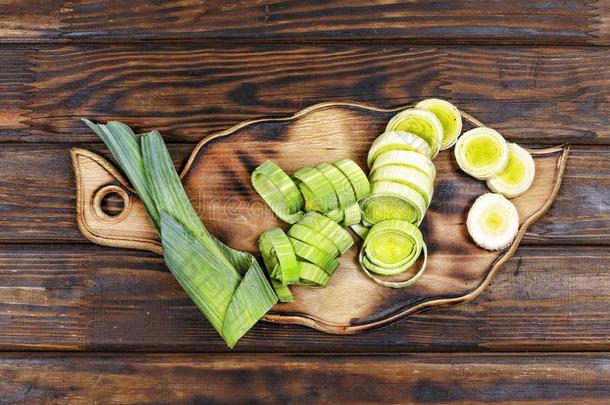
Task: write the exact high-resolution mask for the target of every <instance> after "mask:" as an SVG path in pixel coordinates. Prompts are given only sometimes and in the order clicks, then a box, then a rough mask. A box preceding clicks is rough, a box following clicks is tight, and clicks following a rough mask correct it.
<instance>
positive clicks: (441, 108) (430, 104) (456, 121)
mask: <svg viewBox="0 0 610 405" xmlns="http://www.w3.org/2000/svg"><path fill="white" fill-rule="evenodd" d="M415 108H420V109H422V110H427V111H430V112H431V113H433V114H434V115H436V117H437V118H438V119H439V121H440V122H441V125H442V126H443V142H442V143H441V150H445V149H449V148H450V147H452V146H453V145H454V144H455V142H456V141H457V139H458V136H460V134H461V133H462V115H461V114H460V110H458V109H457V107H456V106H454V105H453V104H451V103H450V102H448V101H445V100H441V99H438V98H429V99H426V100H422V101H420V102H419V103H417V105H416V106H415Z"/></svg>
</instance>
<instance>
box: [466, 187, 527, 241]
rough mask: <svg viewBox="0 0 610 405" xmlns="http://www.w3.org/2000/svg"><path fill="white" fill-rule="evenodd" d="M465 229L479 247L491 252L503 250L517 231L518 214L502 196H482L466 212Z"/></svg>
mask: <svg viewBox="0 0 610 405" xmlns="http://www.w3.org/2000/svg"><path fill="white" fill-rule="evenodd" d="M466 227H467V228H468V233H470V236H471V237H472V239H473V240H474V242H475V243H476V244H477V245H479V246H480V247H482V248H484V249H487V250H492V251H493V250H501V249H505V248H507V247H508V246H510V245H511V243H512V242H513V241H514V240H515V237H516V236H517V232H518V231H519V213H518V212H517V209H516V208H515V206H514V205H513V203H511V202H510V201H509V200H507V199H506V197H504V196H503V195H500V194H494V193H487V194H483V195H482V196H480V197H479V198H477V199H476V200H475V202H474V204H472V207H471V208H470V211H468V218H467V220H466Z"/></svg>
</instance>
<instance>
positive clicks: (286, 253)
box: [258, 228, 300, 285]
mask: <svg viewBox="0 0 610 405" xmlns="http://www.w3.org/2000/svg"><path fill="white" fill-rule="evenodd" d="M258 249H259V251H260V252H261V256H262V258H263V262H264V263H265V267H266V268H267V272H268V273H269V275H270V276H271V278H274V279H277V280H278V281H280V282H281V283H282V284H284V285H287V284H292V283H295V282H297V281H298V280H299V276H300V275H299V268H298V265H297V259H296V256H295V252H294V249H293V247H292V244H291V243H290V240H289V239H288V237H287V236H286V234H285V233H284V231H282V230H281V229H280V228H271V229H268V230H266V231H265V232H263V233H262V234H261V236H260V238H259V240H258Z"/></svg>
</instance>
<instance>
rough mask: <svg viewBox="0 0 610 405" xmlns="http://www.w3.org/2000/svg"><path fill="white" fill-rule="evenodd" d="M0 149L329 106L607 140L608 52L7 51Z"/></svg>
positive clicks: (521, 137)
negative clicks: (421, 109) (434, 112)
mask: <svg viewBox="0 0 610 405" xmlns="http://www.w3.org/2000/svg"><path fill="white" fill-rule="evenodd" d="M3 55H6V56H5V57H6V58H7V61H8V62H10V63H8V62H7V63H5V64H3V65H2V66H0V98H1V99H3V100H9V103H8V104H6V105H4V104H3V105H2V106H0V130H1V131H0V142H20V141H27V142H90V141H91V142H97V139H96V138H95V136H94V135H93V134H92V132H91V131H90V130H89V129H88V128H87V127H86V126H85V125H84V124H83V123H81V122H80V121H79V120H78V117H88V118H90V119H95V120H99V121H106V120H109V119H121V120H124V121H126V122H128V123H129V124H130V125H132V126H134V127H138V128H142V129H148V128H156V129H159V130H160V131H161V132H162V133H164V134H165V135H166V136H167V137H168V139H170V140H172V141H181V142H183V141H186V142H198V141H199V140H200V139H201V138H203V137H204V136H205V135H207V134H209V133H212V132H215V131H219V130H223V129H226V128H228V127H230V126H232V125H235V124H236V123H238V122H241V121H247V120H251V119H254V118H260V117H283V116H287V115H290V114H292V113H294V112H295V111H298V110H301V109H303V108H305V107H308V106H310V105H312V104H315V103H319V102H324V101H353V102H363V103H367V104H372V105H376V106H380V107H393V106H398V105H404V104H408V103H411V102H416V101H419V100H420V99H422V98H426V97H441V98H446V99H449V100H451V101H453V102H454V103H455V104H456V105H458V106H459V107H460V108H462V109H464V110H465V111H467V112H469V113H471V114H473V115H474V116H476V117H477V118H479V119H480V120H481V121H483V122H484V123H485V124H487V125H489V126H492V127H494V128H496V129H498V130H499V131H501V132H502V133H503V134H504V135H505V136H506V137H507V138H509V139H511V140H514V141H521V142H530V143H544V144H549V145H556V144H558V143H561V142H569V143H572V144H610V49H609V48H593V47H580V48H561V47H554V48H548V47H480V46H479V47H470V46H467V47H423V46H414V47H406V46H392V45H385V44H384V45H367V46H349V45H318V46H312V45H258V46H253V47H244V46H237V47H236V46H231V47H226V48H224V49H223V48H213V47H212V48H210V47H203V48H202V47H199V46H196V45H189V44H181V45H177V44H173V45H170V44H164V43H154V44H152V43H151V44H131V45H81V46H68V45H59V46H50V45H38V46H21V45H20V46H16V45H12V46H7V49H6V50H5V52H3Z"/></svg>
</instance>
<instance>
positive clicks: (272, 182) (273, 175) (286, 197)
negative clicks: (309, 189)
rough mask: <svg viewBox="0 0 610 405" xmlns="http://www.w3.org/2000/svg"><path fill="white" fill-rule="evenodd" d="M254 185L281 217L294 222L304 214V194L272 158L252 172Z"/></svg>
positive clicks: (290, 222)
mask: <svg viewBox="0 0 610 405" xmlns="http://www.w3.org/2000/svg"><path fill="white" fill-rule="evenodd" d="M252 186H253V187H254V189H255V190H256V192H257V193H258V194H259V195H260V196H261V198H262V199H263V200H264V201H265V202H266V203H267V205H268V206H269V208H271V211H273V212H274V213H275V215H277V216H278V217H279V218H280V219H282V220H284V221H285V222H288V223H289V224H294V223H295V222H297V221H298V220H299V219H300V218H301V216H303V211H302V210H303V207H304V200H303V195H302V194H301V192H300V191H299V189H298V188H297V186H296V184H295V183H294V181H292V179H291V178H290V177H288V175H287V174H286V173H284V171H283V170H282V169H281V168H280V167H279V166H278V165H276V164H275V163H274V162H272V161H271V160H268V161H266V162H265V163H263V164H262V165H260V166H259V167H257V168H256V169H255V170H254V172H252Z"/></svg>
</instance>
